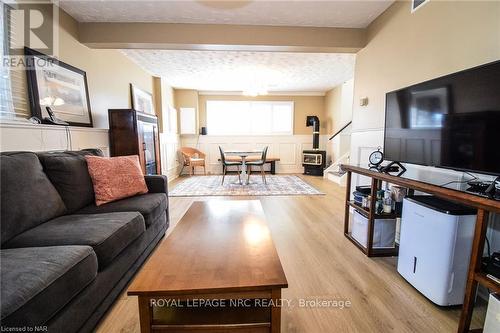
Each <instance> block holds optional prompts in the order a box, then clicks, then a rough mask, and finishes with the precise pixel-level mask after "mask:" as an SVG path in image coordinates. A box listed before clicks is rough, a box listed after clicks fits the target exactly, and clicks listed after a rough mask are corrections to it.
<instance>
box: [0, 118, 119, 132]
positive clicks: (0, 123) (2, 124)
mask: <svg viewBox="0 0 500 333" xmlns="http://www.w3.org/2000/svg"><path fill="white" fill-rule="evenodd" d="M0 128H25V129H40V130H57V131H60V130H64V129H65V128H66V126H60V125H45V124H33V123H31V122H29V121H28V120H26V121H15V120H12V121H9V120H6V119H0ZM69 128H70V130H71V131H72V132H73V131H79V132H99V133H107V132H108V131H109V129H107V128H93V127H80V126H70V127H69Z"/></svg>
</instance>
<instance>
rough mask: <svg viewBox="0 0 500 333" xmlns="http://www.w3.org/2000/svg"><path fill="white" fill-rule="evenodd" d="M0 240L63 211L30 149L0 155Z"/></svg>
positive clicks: (57, 196)
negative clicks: (0, 225)
mask: <svg viewBox="0 0 500 333" xmlns="http://www.w3.org/2000/svg"><path fill="white" fill-rule="evenodd" d="M0 170H1V171H0V173H1V177H0V187H1V195H0V197H1V203H0V204H1V207H2V209H1V221H2V228H1V242H2V244H3V243H4V242H6V241H7V240H9V239H10V238H12V237H14V236H16V235H18V234H20V233H21V232H23V231H25V230H28V229H30V228H33V227H35V226H37V225H39V224H41V223H43V222H45V221H48V220H50V219H52V218H54V217H57V216H60V215H62V214H64V213H65V211H66V208H65V206H64V202H63V201H62V199H61V196H60V195H59V193H58V192H57V190H56V189H55V187H54V185H52V183H51V182H50V180H49V178H48V177H47V175H46V174H45V173H44V172H43V168H42V165H41V164H40V161H39V160H38V157H37V156H36V154H34V153H30V152H8V153H2V154H0Z"/></svg>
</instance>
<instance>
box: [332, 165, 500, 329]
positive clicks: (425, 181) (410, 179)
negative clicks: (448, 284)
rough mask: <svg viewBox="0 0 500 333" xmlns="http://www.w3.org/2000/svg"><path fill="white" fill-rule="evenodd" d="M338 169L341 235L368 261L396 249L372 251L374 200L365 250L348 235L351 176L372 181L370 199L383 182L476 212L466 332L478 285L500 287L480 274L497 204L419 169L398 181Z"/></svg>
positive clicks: (464, 314)
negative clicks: (343, 179)
mask: <svg viewBox="0 0 500 333" xmlns="http://www.w3.org/2000/svg"><path fill="white" fill-rule="evenodd" d="M341 168H342V170H344V171H346V172H347V185H346V209H345V220H344V235H345V236H346V237H347V238H348V239H349V240H351V241H352V242H353V243H354V244H355V245H356V246H357V247H358V248H359V249H360V250H362V251H363V252H364V253H365V254H366V255H367V256H369V257H371V256H388V255H396V254H397V248H394V249H389V250H387V249H376V248H373V231H374V224H375V223H374V221H375V219H376V218H378V216H377V215H376V214H375V213H374V211H375V200H374V199H372V202H371V205H370V208H369V209H367V210H365V217H367V218H368V242H367V247H364V246H362V245H361V244H359V243H358V242H357V241H356V240H355V239H353V237H352V236H351V235H350V234H349V208H350V207H351V206H353V205H354V204H353V203H352V202H351V200H350V192H351V179H352V174H353V173H355V174H359V175H363V176H366V177H370V178H371V195H372V198H375V197H376V192H377V190H378V188H380V187H381V186H382V182H388V183H391V184H395V185H399V186H403V187H406V188H408V189H409V191H410V194H411V192H412V191H415V190H417V191H421V192H425V193H428V194H432V195H435V196H437V197H440V198H443V199H446V200H450V201H454V202H457V203H460V204H463V205H466V206H470V207H473V208H476V209H477V218H476V226H475V230H474V239H473V242H472V251H471V258H470V263H469V273H468V277H467V286H466V290H465V296H464V303H463V306H462V313H461V315H460V322H459V325H458V331H457V332H459V333H465V332H469V327H470V322H471V317H472V310H473V307H474V299H475V296H476V289H477V285H478V283H480V284H482V285H484V286H485V287H487V288H488V289H490V290H491V291H493V292H500V283H498V282H496V281H494V280H492V279H490V278H488V277H487V276H486V274H485V273H484V272H482V271H481V261H482V255H483V249H484V243H485V238H486V229H487V225H488V217H489V214H490V213H500V201H497V200H493V199H491V198H488V197H483V196H479V195H475V194H472V193H468V192H467V191H466V189H465V187H466V185H465V184H462V183H460V182H455V183H445V184H442V185H441V184H439V183H436V182H435V180H434V179H433V178H432V175H427V174H425V173H422V172H421V169H415V170H408V171H407V172H405V173H404V174H403V175H401V176H399V177H397V176H393V175H390V174H386V173H382V172H378V171H375V170H370V169H368V168H367V167H362V166H355V165H347V164H344V165H341ZM457 184H458V185H460V186H458V187H459V188H452V187H453V186H457ZM462 185H463V186H462ZM355 207H356V209H358V210H359V206H357V205H356V206H355Z"/></svg>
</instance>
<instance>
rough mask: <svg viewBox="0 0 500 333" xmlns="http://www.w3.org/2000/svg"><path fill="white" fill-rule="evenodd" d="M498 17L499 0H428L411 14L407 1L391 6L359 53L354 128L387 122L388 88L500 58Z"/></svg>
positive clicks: (374, 27) (373, 28)
mask: <svg viewBox="0 0 500 333" xmlns="http://www.w3.org/2000/svg"><path fill="white" fill-rule="evenodd" d="M499 17H500V1H490V2H481V1H430V2H429V3H427V4H425V5H424V6H423V7H421V8H420V9H418V10H417V11H415V12H414V13H413V14H411V13H410V3H409V2H396V3H395V4H394V5H392V6H391V7H389V9H388V10H387V11H386V12H385V13H383V14H382V15H381V16H380V17H378V18H377V19H376V20H375V21H374V22H373V23H372V24H371V25H370V26H369V27H368V43H367V45H366V47H365V48H363V49H362V50H361V51H359V53H358V54H357V58H356V66H355V78H354V82H355V89H354V114H353V128H354V130H362V129H373V128H383V126H384V110H385V106H384V103H385V94H386V93H387V92H389V91H392V90H395V89H398V88H402V87H405V86H408V85H411V84H415V83H418V82H422V81H425V80H429V79H432V78H435V77H438V76H442V75H445V74H449V73H452V72H456V71H459V70H462V69H466V68H470V67H473V66H477V65H480V64H484V63H487V62H491V61H494V60H497V59H500V19H499ZM362 97H368V98H369V105H368V106H367V107H360V106H359V99H360V98H362Z"/></svg>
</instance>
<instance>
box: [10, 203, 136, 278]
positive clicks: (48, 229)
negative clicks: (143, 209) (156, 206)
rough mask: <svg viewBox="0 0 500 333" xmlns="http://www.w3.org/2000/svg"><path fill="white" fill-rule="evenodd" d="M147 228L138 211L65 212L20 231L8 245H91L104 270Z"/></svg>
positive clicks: (11, 246)
mask: <svg viewBox="0 0 500 333" xmlns="http://www.w3.org/2000/svg"><path fill="white" fill-rule="evenodd" d="M145 229H146V228H145V226H144V219H143V218H142V216H141V215H140V214H139V213H137V212H125V213H108V214H91V215H65V216H61V217H58V218H56V219H54V220H51V221H49V222H46V223H44V224H41V225H39V226H37V227H35V228H33V229H30V230H28V231H25V232H23V233H22V234H20V235H17V236H16V237H14V238H13V239H11V240H10V241H9V242H8V243H7V244H6V247H8V248H13V247H35V246H56V245H89V246H92V248H93V249H94V252H95V253H96V255H97V260H98V262H99V270H102V269H103V268H105V267H106V266H107V265H108V264H109V263H110V262H111V261H112V260H113V258H115V257H116V256H117V255H119V254H120V253H121V252H122V251H123V250H124V249H125V248H126V247H127V246H128V245H129V244H130V243H132V242H133V241H134V240H135V239H136V238H137V237H139V236H140V235H141V234H142V233H143V232H144V230H145Z"/></svg>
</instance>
